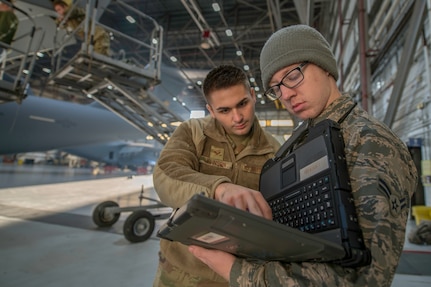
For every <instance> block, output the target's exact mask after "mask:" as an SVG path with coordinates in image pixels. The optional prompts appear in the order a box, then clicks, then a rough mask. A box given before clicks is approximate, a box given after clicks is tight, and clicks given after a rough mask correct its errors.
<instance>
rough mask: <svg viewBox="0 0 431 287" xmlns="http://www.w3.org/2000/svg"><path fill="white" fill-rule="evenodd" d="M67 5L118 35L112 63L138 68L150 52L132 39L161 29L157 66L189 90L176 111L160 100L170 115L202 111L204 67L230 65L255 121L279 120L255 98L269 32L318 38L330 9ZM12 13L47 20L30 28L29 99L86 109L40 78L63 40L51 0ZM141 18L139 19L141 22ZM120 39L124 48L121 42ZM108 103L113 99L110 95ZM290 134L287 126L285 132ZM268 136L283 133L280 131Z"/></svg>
mask: <svg viewBox="0 0 431 287" xmlns="http://www.w3.org/2000/svg"><path fill="white" fill-rule="evenodd" d="M67 1H70V0H67ZM74 3H76V5H78V6H81V7H86V6H88V5H90V6H92V7H94V9H93V12H94V14H93V15H91V19H96V20H97V23H98V24H99V25H102V26H103V27H105V28H106V29H107V30H115V31H120V33H121V35H122V36H123V38H122V37H117V36H116V35H115V34H113V36H112V38H111V51H112V55H111V56H112V58H114V59H119V58H121V57H124V58H126V59H127V58H130V59H132V58H133V60H134V61H135V62H138V63H139V64H141V65H142V66H144V65H145V64H146V63H147V61H148V57H149V55H148V54H149V49H145V48H142V46H139V45H137V44H136V41H133V40H137V41H143V42H146V41H148V42H151V37H153V35H152V34H151V30H150V29H148V26H149V25H152V24H151V22H152V21H154V22H156V23H157V24H158V25H160V26H161V27H162V28H163V36H162V39H161V44H162V51H161V62H162V65H163V66H164V67H166V68H165V70H167V69H168V70H170V71H172V70H175V71H176V72H177V74H178V75H179V76H180V77H183V78H185V81H186V83H187V84H188V87H189V90H188V91H187V92H185V93H184V92H183V93H182V94H181V98H180V100H181V102H182V103H181V104H182V106H179V105H176V104H175V103H172V102H173V101H178V97H177V95H176V94H175V92H173V93H172V92H170V93H167V98H164V99H162V100H163V101H164V102H168V104H169V106H170V107H172V113H174V114H176V115H177V114H184V111H185V110H186V111H187V112H190V111H194V110H204V109H205V102H204V99H203V97H202V94H201V91H200V86H199V81H202V80H203V78H204V77H205V75H206V73H207V72H208V71H209V70H210V69H211V68H213V67H216V66H218V65H221V64H232V65H236V66H238V67H240V68H242V69H244V70H245V71H246V73H247V74H248V76H249V78H250V81H251V84H252V86H254V87H255V89H256V91H257V94H258V97H261V98H259V99H258V103H257V105H256V108H257V111H258V115H259V117H260V118H261V119H268V118H269V119H279V117H280V115H279V114H278V111H277V110H280V107H278V106H276V105H275V104H274V103H273V102H269V101H268V100H267V99H265V98H264V97H262V94H261V93H262V92H263V91H262V88H261V78H260V69H259V53H260V50H261V48H262V46H263V44H264V43H265V41H266V40H267V38H268V37H269V36H270V35H271V34H272V33H273V32H274V31H276V30H278V29H279V28H281V27H284V26H287V25H292V24H298V23H308V24H309V25H311V26H314V27H316V28H317V29H319V30H320V31H321V32H322V33H323V34H325V31H328V30H329V28H328V27H327V26H326V25H329V24H328V21H326V22H325V21H324V17H325V16H326V17H327V14H328V13H329V11H333V10H334V9H333V5H336V3H337V2H336V1H328V0H321V1H317V0H316V1H312V0H310V1H303V0H285V1H276V0H267V1H263V0H212V1H210V0H123V1H109V0H99V1H95V0H87V1H85V0H76V1H75V2H74ZM16 6H17V7H20V8H22V9H23V10H24V11H26V12H27V13H28V14H29V15H30V16H31V17H33V18H36V20H40V19H39V18H43V17H41V16H45V18H48V21H47V20H46V19H45V22H43V21H42V22H37V21H36V22H37V25H39V26H40V27H39V28H41V29H42V30H45V31H44V32H47V33H46V34H47V35H45V36H44V40H43V42H44V43H42V48H45V49H44V52H45V56H44V57H39V58H38V59H37V61H36V62H35V66H34V69H33V73H32V76H31V81H30V85H31V87H32V88H33V90H34V91H35V92H36V94H37V95H39V96H43V97H53V98H61V99H64V100H73V101H77V102H82V103H87V102H90V101H91V100H90V99H88V98H86V97H85V93H81V92H80V91H82V90H83V89H82V88H81V87H78V89H75V93H73V94H72V95H71V91H69V90H67V89H63V88H61V87H56V86H55V85H54V86H53V85H51V86H50V85H48V83H49V82H50V77H51V76H52V75H50V74H49V73H47V72H46V71H47V69H49V70H54V69H55V68H54V66H55V65H56V63H57V62H55V58H56V57H57V58H58V50H52V49H50V47H49V46H50V45H51V47H52V46H53V45H54V44H53V43H48V42H53V38H54V42H55V41H58V39H60V38H62V37H64V35H63V36H62V35H61V34H59V31H58V29H57V30H55V31H53V27H55V22H54V19H55V18H56V13H55V11H54V10H53V8H52V2H51V0H18V1H16ZM142 14H145V15H146V16H145V17H142ZM130 15H132V17H133V18H135V19H134V21H135V22H133V23H132V22H131V21H130V18H129V19H127V18H128V16H130ZM133 15H135V16H133ZM87 16H88V15H87ZM54 29H55V28H54ZM52 34H55V36H53V35H52ZM58 34H59V35H58ZM124 37H127V38H128V40H129V41H125V40H123V39H124ZM130 40H132V41H130ZM72 42H73V41H72ZM202 42H206V44H208V46H207V47H205V46H202V45H201V44H202ZM74 43H75V44H76V45H75V46H74V45H71V46H70V47H72V48H70V47H67V49H65V50H66V52H64V53H63V54H62V55H61V60H60V61H61V62H62V63H65V62H67V61H70V59H72V58H73V57H74V56H75V54H76V52H77V49H78V50H79V47H80V46H79V43H77V42H76V41H75V42H74ZM72 44H73V43H72ZM57 47H58V45H57ZM73 47H75V48H73ZM76 47H78V48H77V49H76ZM150 56H151V55H150ZM173 59H175V61H173ZM57 61H58V60H57ZM93 68H94V67H93ZM163 71H164V70H163V69H162V77H161V78H162V81H161V84H160V85H162V86H163V85H164V84H166V82H164V81H163V77H164V76H163ZM77 82H78V81H77ZM168 85H169V83H168ZM111 98H115V95H113V97H111ZM174 98H175V99H174ZM282 117H283V119H288V115H287V113H285V112H284V111H283V114H282ZM175 118H176V117H175ZM183 118H184V117H183ZM291 128H292V127H288V129H291ZM287 132H288V131H287ZM274 133H279V134H285V133H286V130H283V131H275V132H274Z"/></svg>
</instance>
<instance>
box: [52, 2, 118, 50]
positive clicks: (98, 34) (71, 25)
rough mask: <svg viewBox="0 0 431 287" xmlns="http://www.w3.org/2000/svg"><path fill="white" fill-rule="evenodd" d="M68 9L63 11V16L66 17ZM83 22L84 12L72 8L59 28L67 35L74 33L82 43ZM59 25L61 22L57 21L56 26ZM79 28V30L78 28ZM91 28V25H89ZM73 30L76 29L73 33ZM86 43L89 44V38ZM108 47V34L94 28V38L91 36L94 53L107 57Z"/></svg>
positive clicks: (83, 33) (80, 9)
mask: <svg viewBox="0 0 431 287" xmlns="http://www.w3.org/2000/svg"><path fill="white" fill-rule="evenodd" d="M68 11H69V8H67V9H66V11H65V16H66V15H67V13H68ZM84 20H85V11H84V9H82V8H80V7H74V8H73V10H72V12H71V13H70V15H69V17H68V18H67V19H66V21H65V22H64V23H63V25H62V26H61V28H64V29H66V31H67V32H68V33H73V32H75V35H76V36H77V37H78V38H79V39H80V40H81V41H84V36H85V31H84V27H83V25H82V26H81V27H79V26H80V25H81V23H82V22H83V21H84ZM60 24H61V20H58V19H57V25H60ZM78 27H79V28H78ZM90 27H91V24H90ZM75 29H77V30H76V31H75ZM88 43H90V37H89V38H88ZM109 47H110V38H109V34H108V32H106V31H105V29H103V28H102V27H99V26H97V25H96V26H95V28H94V36H93V49H94V52H96V53H99V54H102V55H106V56H108V55H109Z"/></svg>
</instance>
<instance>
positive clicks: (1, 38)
mask: <svg viewBox="0 0 431 287" xmlns="http://www.w3.org/2000/svg"><path fill="white" fill-rule="evenodd" d="M17 29H18V17H17V16H16V15H15V13H14V12H13V11H1V12H0V42H3V43H6V44H8V45H10V44H11V43H12V41H13V37H14V36H15V33H16V30H17ZM0 48H2V47H1V46H0Z"/></svg>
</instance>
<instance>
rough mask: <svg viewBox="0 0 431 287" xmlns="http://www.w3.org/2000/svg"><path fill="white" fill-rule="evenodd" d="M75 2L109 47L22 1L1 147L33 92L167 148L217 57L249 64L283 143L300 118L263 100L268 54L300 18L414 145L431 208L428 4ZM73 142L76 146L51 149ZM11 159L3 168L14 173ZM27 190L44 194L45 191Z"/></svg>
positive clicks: (343, 84)
mask: <svg viewBox="0 0 431 287" xmlns="http://www.w3.org/2000/svg"><path fill="white" fill-rule="evenodd" d="M68 1H69V2H70V3H71V0H68ZM71 5H77V6H79V7H82V8H84V9H85V12H86V18H85V21H84V22H83V23H82V25H83V27H84V30H85V36H84V39H91V37H92V36H94V32H95V31H94V30H95V27H96V26H100V27H103V28H104V29H105V30H106V31H108V32H109V35H110V54H109V55H101V54H98V53H95V52H94V47H93V45H92V42H91V41H90V40H87V41H82V40H79V39H78V38H77V37H76V35H75V33H76V32H77V31H65V30H63V29H59V28H57V26H56V25H57V24H56V22H55V19H56V17H57V14H56V12H55V11H54V9H53V7H52V1H51V0H16V1H14V6H15V9H16V10H15V12H16V14H17V15H18V18H19V21H20V24H19V27H18V31H17V33H16V35H15V39H14V41H13V42H12V44H11V45H10V47H9V46H5V47H6V48H8V49H9V53H8V55H7V58H6V59H4V60H2V64H3V65H2V67H1V73H2V75H3V74H4V75H6V76H5V77H4V78H3V79H1V80H0V121H2V122H3V124H1V123H0V133H1V138H2V139H1V141H3V145H5V144H8V145H10V146H17V145H14V144H13V143H14V142H17V141H19V142H23V141H24V140H25V139H26V135H30V131H27V130H25V131H24V130H22V131H21V132H20V131H19V130H17V129H16V128H14V129H12V126H14V123H15V121H16V122H18V119H17V116H16V114H17V113H15V114H14V118H13V120H10V121H9V120H8V119H6V116H7V115H8V111H11V107H12V106H11V105H14V106H13V108H14V109H16V110H17V111H18V110H19V109H20V107H21V105H23V107H24V105H25V103H26V102H29V100H30V96H36V97H39V98H50V99H56V100H61V101H64V102H73V103H75V104H79V105H82V106H87V105H90V104H98V105H100V106H102V107H104V108H105V109H106V110H108V111H109V112H111V113H114V114H116V115H117V116H118V117H119V118H121V119H122V120H123V121H124V122H126V123H127V124H128V125H130V126H132V127H133V128H135V129H136V130H137V131H138V132H139V134H140V135H141V136H140V137H141V139H138V140H137V138H134V139H133V140H137V141H138V142H139V143H140V144H145V145H146V146H150V147H151V148H161V147H162V146H163V144H164V143H166V141H167V140H168V139H169V137H170V135H171V134H172V132H173V131H174V130H175V127H176V126H177V125H178V123H179V122H181V121H184V120H186V119H188V118H190V117H191V116H193V115H194V114H195V113H199V112H201V113H203V114H205V110H206V108H205V101H204V98H203V96H202V92H201V84H202V80H203V79H204V77H205V75H206V74H207V73H208V71H209V70H210V69H211V68H213V67H215V66H217V65H220V64H233V65H236V66H239V67H242V68H243V69H244V71H246V73H247V74H248V76H249V78H250V82H251V84H252V86H253V87H254V88H255V90H256V93H257V96H258V99H259V100H258V102H257V104H256V111H257V115H258V117H259V119H260V120H261V125H262V126H263V127H264V128H265V129H266V130H267V131H269V132H271V133H272V134H274V135H275V136H277V137H278V138H279V139H280V140H285V139H287V138H288V137H289V136H290V134H291V132H292V130H293V128H294V127H295V126H296V125H297V124H298V121H297V119H294V118H291V117H290V116H289V114H288V113H287V112H286V111H285V109H284V107H282V106H281V104H280V103H279V102H271V101H269V100H268V99H265V97H264V96H263V91H262V85H261V77H260V69H259V53H260V49H261V47H262V46H263V44H264V43H265V41H266V39H267V38H268V37H269V36H270V35H271V34H272V33H273V32H274V31H276V30H278V29H279V28H281V27H284V26H288V25H292V24H299V23H302V24H308V25H310V26H313V27H315V28H317V29H318V30H319V31H320V32H322V34H323V35H324V36H325V37H326V38H327V39H328V41H329V43H330V44H331V46H332V48H333V52H334V54H335V56H336V58H337V60H338V65H339V72H340V78H339V81H338V85H339V87H340V89H341V90H342V91H345V92H349V93H351V94H352V95H353V96H354V98H355V99H356V100H357V101H358V103H360V104H361V105H362V106H363V107H364V108H365V109H366V110H367V111H368V112H369V113H370V114H372V115H373V116H375V117H376V118H378V119H380V120H381V121H383V122H384V123H385V124H387V125H388V126H389V127H390V128H391V129H392V130H393V131H394V132H395V133H396V134H397V135H398V136H399V137H400V138H401V139H402V140H403V141H404V142H405V143H406V144H407V146H408V147H409V149H410V151H411V153H412V155H413V158H414V160H415V163H416V164H417V168H418V171H419V175H420V179H421V180H420V181H419V185H418V188H417V192H416V194H415V195H414V197H413V202H412V204H414V205H425V206H431V130H430V126H431V122H430V121H431V120H430V115H431V106H430V103H431V100H430V97H431V72H430V68H431V64H430V53H431V44H430V43H431V1H429V0H428V1H426V0H395V1H391V0H357V1H346V0H306V1H302V0H285V1H277V0H267V1H261V0H250V1H246V0H212V1H206V0H205V1H204V0H154V1H147V0H122V1H120V0H118V1H110V0H98V1H97V0H76V1H74V2H73V3H71ZM7 77H10V78H9V79H8V78H7ZM2 106H3V110H2ZM79 117H80V115H79V114H77V115H76V118H79ZM73 120H74V119H71V120H70V121H71V122H72V123H71V125H73ZM6 123H8V124H6ZM9 123H10V124H9ZM14 127H15V126H14ZM28 128H30V129H32V128H33V126H28ZM43 136H45V137H46V138H47V139H48V138H50V137H49V135H48V133H47V134H46V135H43ZM124 137H126V136H124ZM122 139H124V140H128V138H122ZM27 141H28V143H27V144H26V149H22V150H21V151H19V150H14V153H20V152H30V151H35V152H40V151H42V152H45V151H47V149H46V150H37V149H36V150H31V143H32V139H31V138H30V136H29V137H28V138H27ZM0 148H2V147H0ZM66 148H68V150H69V151H71V150H72V149H71V147H70V146H65V145H59V146H50V149H58V150H62V149H66ZM129 148H130V147H129ZM12 150H13V149H12V148H11V149H8V152H7V153H4V154H3V155H2V154H0V156H3V157H4V158H6V157H7V156H8V155H9V153H10V151H12ZM109 152H110V151H109V150H108V151H107V153H109ZM111 153H112V151H111ZM123 153H124V150H123ZM128 155H129V156H130V154H128ZM132 155H133V153H132ZM101 158H102V160H103V158H106V155H105V157H101ZM2 165H3V167H2V168H3V169H2V172H1V174H2V175H6V174H10V173H11V172H10V170H9V167H7V168H5V167H4V164H2ZM26 174H27V175H28V173H26ZM39 179H40V178H39ZM20 180H23V179H20ZM4 182H7V181H6V179H5V181H4ZM35 182H37V180H36V179H35ZM16 184H17V185H18V186H19V182H17V183H16ZM146 184H147V183H146ZM11 185H13V183H11ZM147 185H150V184H147ZM4 188H6V189H5V190H4V191H5V192H4V193H3V194H4V195H3V196H2V198H1V201H0V204H2V205H9V204H8V202H10V196H11V194H14V190H12V189H10V190H9V188H12V187H7V186H5V187H4ZM28 192H29V193H28V195H29V196H30V195H31V194H33V195H37V196H39V195H40V192H41V191H37V192H35V193H32V192H31V191H28ZM0 194H1V190H0ZM77 197H79V196H77ZM102 197H103V196H101V198H102ZM29 198H31V197H29ZM18 199H21V200H22V198H18ZM18 199H17V202H19V200H18ZM95 200H96V199H95ZM16 204H17V205H19V203H16ZM91 204H93V205H94V204H95V202H94V201H92V202H91ZM91 204H88V205H89V206H91V207H92V206H93V205H91ZM41 205H42V204H41ZM89 206H87V208H88V207H89ZM27 208H30V205H29V206H27ZM31 208H35V209H38V208H42V209H43V208H44V207H41V206H32V207H31ZM68 208H69V207H68ZM74 208H76V207H74ZM8 212H11V213H13V212H15V210H11V209H9V211H8ZM75 212H76V211H75ZM76 213H79V212H76ZM8 214H9V213H8ZM3 215H4V214H3ZM3 221H4V220H3ZM47 232H53V231H51V230H49V231H48V230H47ZM114 233H115V232H114ZM40 236H42V235H40ZM154 241H156V239H153V241H152V242H153V243H154ZM120 245H124V242H121V243H120ZM156 249H157V247H155V248H154V250H156ZM425 251H426V252H429V248H428V249H425ZM425 251H423V250H422V249H421V250H420V252H425ZM8 256H12V255H11V254H8ZM428 257H429V255H428ZM11 274H12V273H11ZM428 276H431V274H428ZM0 279H1V275H0ZM415 280H417V278H416V279H412V281H408V282H409V283H407V284H410V285H411V286H428V285H427V284H429V283H430V282H431V281H428V282H426V283H425V284H424V285H420V284H419V285H413V284H414V283H412V282H413V281H415ZM418 280H419V279H418ZM0 282H1V281H0ZM42 282H43V281H42ZM0 285H3V284H0ZM5 286H8V285H5ZM10 286H12V285H10ZM29 286H30V285H29ZM34 286H36V285H34ZM396 286H401V285H396Z"/></svg>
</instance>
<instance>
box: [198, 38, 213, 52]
mask: <svg viewBox="0 0 431 287" xmlns="http://www.w3.org/2000/svg"><path fill="white" fill-rule="evenodd" d="M200 47H201V48H202V49H204V50H208V49H209V48H211V45H210V42H209V41H208V39H202V42H201V45H200Z"/></svg>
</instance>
